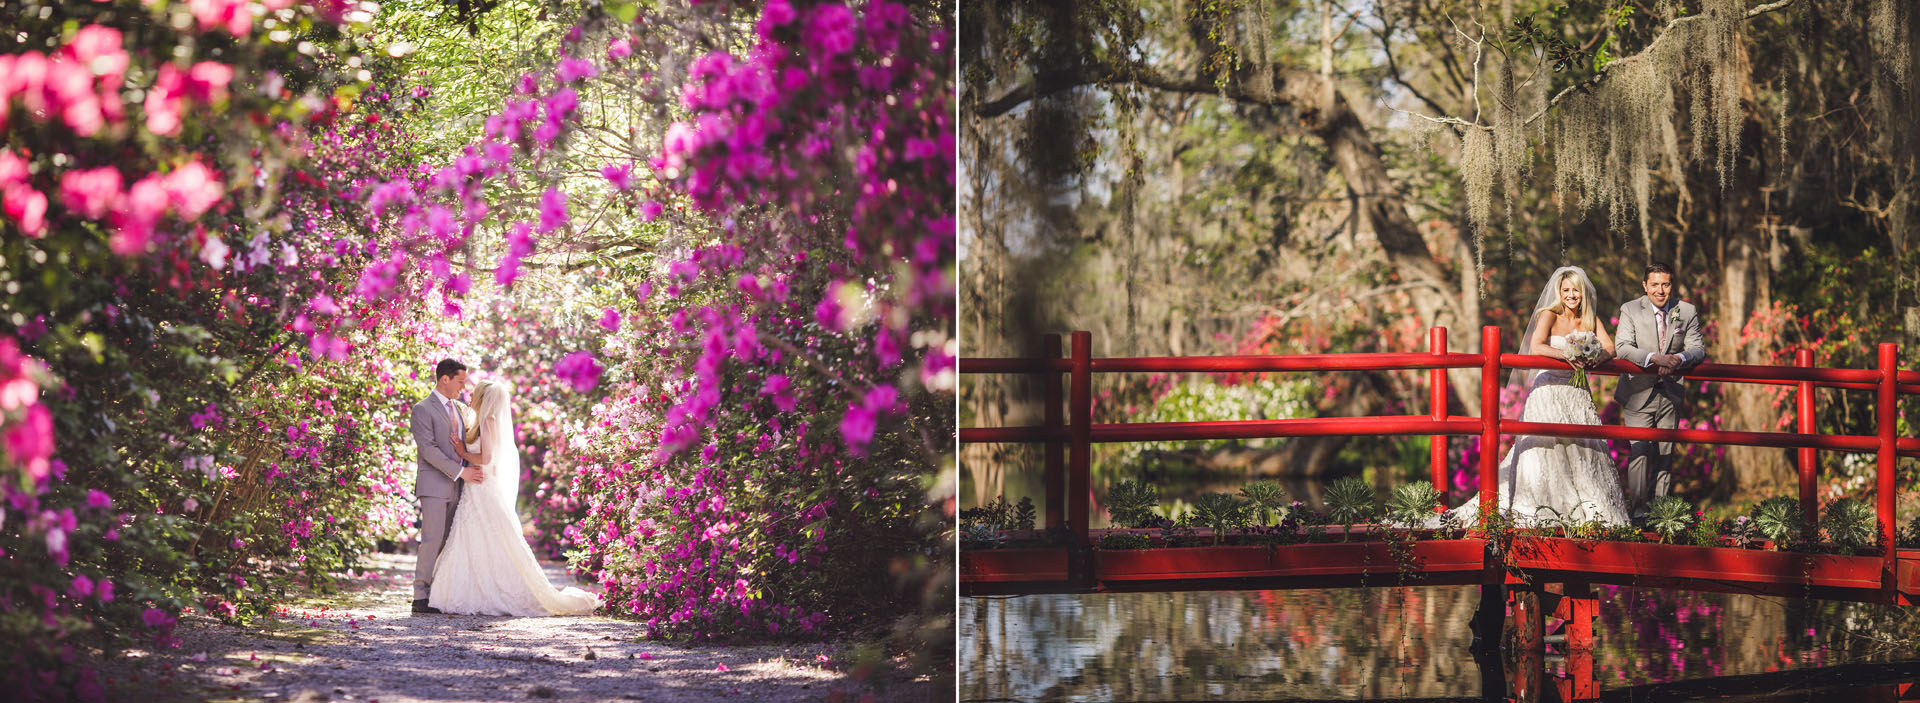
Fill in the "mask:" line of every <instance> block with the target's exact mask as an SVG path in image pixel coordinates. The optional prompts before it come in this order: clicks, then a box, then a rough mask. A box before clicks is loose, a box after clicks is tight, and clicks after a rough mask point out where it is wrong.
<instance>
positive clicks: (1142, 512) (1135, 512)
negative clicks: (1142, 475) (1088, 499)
mask: <svg viewBox="0 0 1920 703" xmlns="http://www.w3.org/2000/svg"><path fill="white" fill-rule="evenodd" d="M1159 504H1160V489H1159V488H1157V487H1155V486H1154V485H1153V484H1150V483H1145V482H1141V481H1135V480H1128V481H1121V482H1119V483H1117V484H1114V486H1113V489H1112V490H1109V491H1107V514H1108V515H1109V516H1111V518H1112V519H1113V524H1115V525H1119V526H1121V527H1150V526H1151V523H1152V522H1154V520H1155V516H1154V514H1153V508H1154V506H1156V505H1159Z"/></svg>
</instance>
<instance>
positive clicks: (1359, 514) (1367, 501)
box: [1326, 476, 1374, 541]
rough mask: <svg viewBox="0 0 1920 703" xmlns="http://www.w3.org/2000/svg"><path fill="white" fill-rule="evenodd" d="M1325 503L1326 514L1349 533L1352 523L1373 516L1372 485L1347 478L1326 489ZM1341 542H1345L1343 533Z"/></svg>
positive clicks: (1364, 481)
mask: <svg viewBox="0 0 1920 703" xmlns="http://www.w3.org/2000/svg"><path fill="white" fill-rule="evenodd" d="M1326 501H1327V513H1328V514H1329V515H1331V516H1332V517H1333V519H1334V520H1335V521H1337V522H1339V523H1340V525H1341V527H1343V528H1346V530H1348V531H1351V530H1352V529H1353V524H1354V523H1356V522H1360V521H1363V520H1365V519H1367V518H1368V517H1369V516H1372V515H1373V512H1374V504H1373V501H1374V495H1373V485H1372V484H1369V483H1367V481H1366V479H1363V478H1360V477H1359V476H1348V477H1346V478H1343V479H1340V480H1338V481H1334V482H1333V485H1331V486H1328V487H1327V496H1326ZM1341 541H1346V535H1345V534H1344V532H1343V533H1342V535H1341Z"/></svg>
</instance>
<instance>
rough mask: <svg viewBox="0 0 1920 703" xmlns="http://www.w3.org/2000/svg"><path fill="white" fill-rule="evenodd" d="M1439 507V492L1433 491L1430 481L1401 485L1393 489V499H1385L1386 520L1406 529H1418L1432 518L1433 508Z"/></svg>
mask: <svg viewBox="0 0 1920 703" xmlns="http://www.w3.org/2000/svg"><path fill="white" fill-rule="evenodd" d="M1438 507H1440V492H1439V491H1437V490H1434V488H1433V483H1432V482H1430V481H1416V482H1413V483H1403V484H1400V485H1399V486H1398V487H1396V488H1394V489H1393V497H1391V498H1388V499H1387V520H1388V521H1390V522H1392V523H1394V524H1397V525H1404V526H1406V527H1418V526H1420V525H1423V524H1426V522H1427V519H1428V518H1431V517H1433V515H1434V512H1433V511H1434V508H1438Z"/></svg>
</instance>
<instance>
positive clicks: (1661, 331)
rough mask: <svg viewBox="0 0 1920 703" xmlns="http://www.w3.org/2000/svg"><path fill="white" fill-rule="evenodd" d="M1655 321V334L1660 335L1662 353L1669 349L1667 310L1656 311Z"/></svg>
mask: <svg viewBox="0 0 1920 703" xmlns="http://www.w3.org/2000/svg"><path fill="white" fill-rule="evenodd" d="M1653 322H1654V325H1655V328H1654V329H1655V330H1657V331H1656V332H1655V334H1658V335H1660V353H1662V354H1664V353H1666V351H1667V311H1665V310H1660V311H1656V312H1655V313H1654V314H1653Z"/></svg>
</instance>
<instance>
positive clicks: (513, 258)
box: [493, 222, 534, 288]
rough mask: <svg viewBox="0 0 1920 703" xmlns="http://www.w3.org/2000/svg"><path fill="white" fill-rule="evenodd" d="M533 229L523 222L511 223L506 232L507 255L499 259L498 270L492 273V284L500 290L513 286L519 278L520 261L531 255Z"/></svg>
mask: <svg viewBox="0 0 1920 703" xmlns="http://www.w3.org/2000/svg"><path fill="white" fill-rule="evenodd" d="M533 249H534V242H533V228H532V227H530V226H528V225H527V223H525V222H515V223H513V227H512V229H510V230H508V231H507V254H506V256H504V257H502V258H501V259H500V268H498V269H495V270H494V272H493V282H494V284H495V285H498V286H500V287H502V288H505V287H508V286H511V285H513V281H514V279H516V278H519V277H520V260H521V259H523V258H526V257H528V256H531V255H532V254H533Z"/></svg>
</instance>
